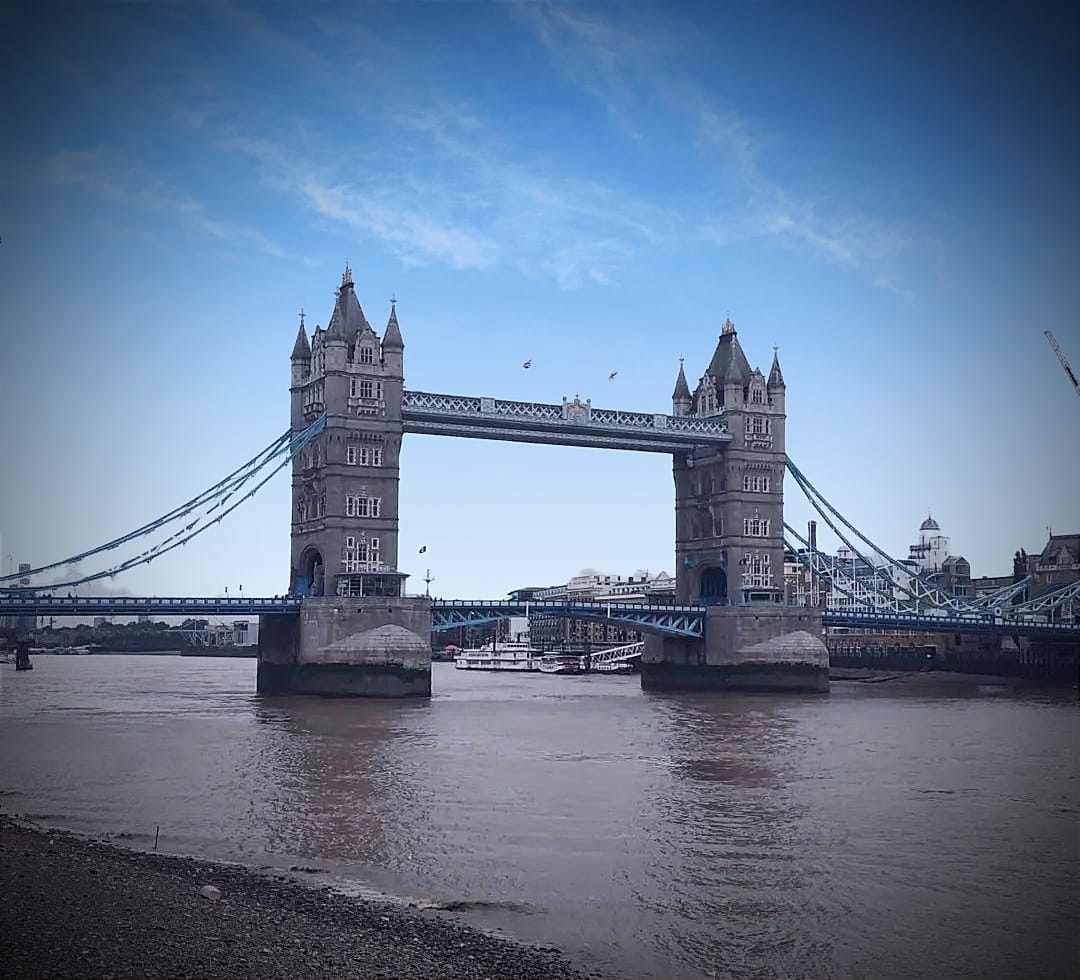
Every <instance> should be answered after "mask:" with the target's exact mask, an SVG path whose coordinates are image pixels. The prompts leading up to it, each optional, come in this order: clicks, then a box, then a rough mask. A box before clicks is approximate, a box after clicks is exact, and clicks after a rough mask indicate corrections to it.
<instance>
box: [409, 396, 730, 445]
mask: <svg viewBox="0 0 1080 980" xmlns="http://www.w3.org/2000/svg"><path fill="white" fill-rule="evenodd" d="M401 417H402V420H403V423H404V430H405V431H406V432H416V433H420V434H423V435H434V436H464V437H467V438H471V439H501V440H509V441H512V442H543V443H547V444H549V445H558V446H591V447H594V448H601V449H636V450H640V451H642V452H654V453H674V452H680V451H682V452H686V451H688V450H690V449H692V448H693V447H694V446H703V445H709V444H715V445H727V444H728V443H729V442H731V435H730V434H729V433H728V430H727V422H726V421H723V420H721V419H720V418H718V417H714V418H681V417H679V416H676V415H662V414H661V415H650V414H648V413H645V412H621V411H617V410H615V409H607V408H593V407H592V404H591V403H590V402H588V401H585V402H583V401H581V400H580V399H579V398H575V399H574V400H573V401H565V400H564V402H563V404H562V405H554V404H547V403H543V402H519V401H506V400H503V399H499V398H483V397H471V396H466V395H440V394H435V393H433V392H429V391H403V392H402V399H401Z"/></svg>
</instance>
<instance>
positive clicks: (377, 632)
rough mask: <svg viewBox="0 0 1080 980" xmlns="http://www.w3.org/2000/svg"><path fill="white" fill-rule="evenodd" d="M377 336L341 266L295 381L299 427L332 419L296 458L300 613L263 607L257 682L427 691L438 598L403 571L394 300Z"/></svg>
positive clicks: (400, 346) (291, 689)
mask: <svg viewBox="0 0 1080 980" xmlns="http://www.w3.org/2000/svg"><path fill="white" fill-rule="evenodd" d="M390 303H391V306H390V318H389V320H388V322H387V324H386V329H385V330H384V331H383V335H382V337H381V338H380V337H379V335H378V334H377V333H375V331H374V330H373V329H372V328H371V324H369V323H368V321H367V318H366V317H365V316H364V311H363V310H362V309H361V307H360V302H359V300H358V299H357V298H356V292H355V287H354V284H353V277H352V270H351V269H349V267H348V266H346V267H345V273H344V275H342V277H341V286H340V287H339V288H338V291H337V296H336V299H335V303H334V311H333V313H332V314H331V315H330V322H329V325H328V326H327V327H326V329H325V330H323V329H322V328H321V327H318V326H317V327H316V328H315V331H314V333H313V334H312V336H311V339H310V341H309V340H308V336H307V332H306V331H305V329H304V323H303V316H302V315H301V322H300V331H299V333H298V334H297V336H296V343H295V345H294V346H293V351H292V357H291V364H292V380H291V384H290V388H289V391H290V398H291V419H292V430H293V432H294V433H295V432H300V431H301V430H303V429H304V428H305V427H306V426H307V425H309V424H310V423H311V422H313V421H315V420H316V419H317V418H319V416H321V415H323V414H325V415H326V427H325V428H324V429H323V430H322V432H321V433H319V435H318V436H317V437H316V438H315V439H313V440H312V441H311V442H310V443H309V444H308V445H307V446H306V447H305V448H304V450H303V451H302V452H301V453H300V454H299V455H298V456H297V457H296V458H295V459H294V460H293V478H292V517H291V538H292V548H291V558H290V569H289V592H290V593H291V594H292V595H297V596H301V597H302V598H303V601H302V603H301V607H300V614H299V616H297V617H296V618H289V617H282V616H277V617H274V616H264V617H262V621H261V622H260V629H259V667H258V681H257V684H258V690H259V691H261V692H264V693H270V694H275V693H304V694H329V695H335V696H341V695H346V696H358V697H364V696H375V697H413V696H419V697H426V696H428V695H430V694H431V602H430V600H429V599H424V598H417V597H408V596H406V595H405V594H404V583H405V579H406V577H407V576H406V575H405V574H403V573H402V572H401V571H399V570H398V482H399V476H398V473H399V471H398V463H399V454H400V452H401V435H402V421H401V400H402V385H403V383H404V382H403V378H404V372H403V355H404V350H405V344H404V343H403V342H402V339H401V331H400V329H399V328H398V321H397V310H396V305H395V301H394V300H391V301H390Z"/></svg>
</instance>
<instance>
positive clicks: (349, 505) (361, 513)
mask: <svg viewBox="0 0 1080 980" xmlns="http://www.w3.org/2000/svg"><path fill="white" fill-rule="evenodd" d="M381 513H382V498H381V497H359V496H354V495H353V494H346V495H345V516H346V517H378V516H379V515H380V514H381Z"/></svg>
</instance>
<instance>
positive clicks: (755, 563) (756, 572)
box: [741, 551, 772, 588]
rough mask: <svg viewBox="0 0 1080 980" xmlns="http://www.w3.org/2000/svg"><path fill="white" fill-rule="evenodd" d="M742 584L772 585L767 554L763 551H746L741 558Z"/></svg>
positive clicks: (750, 586) (751, 585)
mask: <svg viewBox="0 0 1080 980" xmlns="http://www.w3.org/2000/svg"><path fill="white" fill-rule="evenodd" d="M741 564H742V584H743V586H744V587H749V588H754V587H757V588H762V587H766V586H770V585H772V569H771V567H770V564H769V554H768V552H765V551H748V552H746V554H745V555H743V558H742V562H741Z"/></svg>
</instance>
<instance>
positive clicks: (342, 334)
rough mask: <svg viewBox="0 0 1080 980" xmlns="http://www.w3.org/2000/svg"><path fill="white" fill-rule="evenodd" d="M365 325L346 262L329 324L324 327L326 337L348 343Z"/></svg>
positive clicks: (366, 323)
mask: <svg viewBox="0 0 1080 980" xmlns="http://www.w3.org/2000/svg"><path fill="white" fill-rule="evenodd" d="M367 325H368V322H367V318H366V317H365V316H364V311H363V310H362V309H361V308H360V301H359V300H358V299H357V298H356V293H355V292H354V291H353V276H352V269H350V268H349V265H348V263H346V265H345V271H344V272H343V273H342V274H341V288H339V289H338V291H337V301H336V302H335V303H334V312H333V313H332V314H331V315H330V324H329V326H328V327H327V328H326V339H327V340H328V341H343V342H345V343H348V342H350V341H351V340H352V339H353V338H354V337H355V336H356V334H357V332H358V331H359V330H361V329H362V328H363V327H366V326H367Z"/></svg>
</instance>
